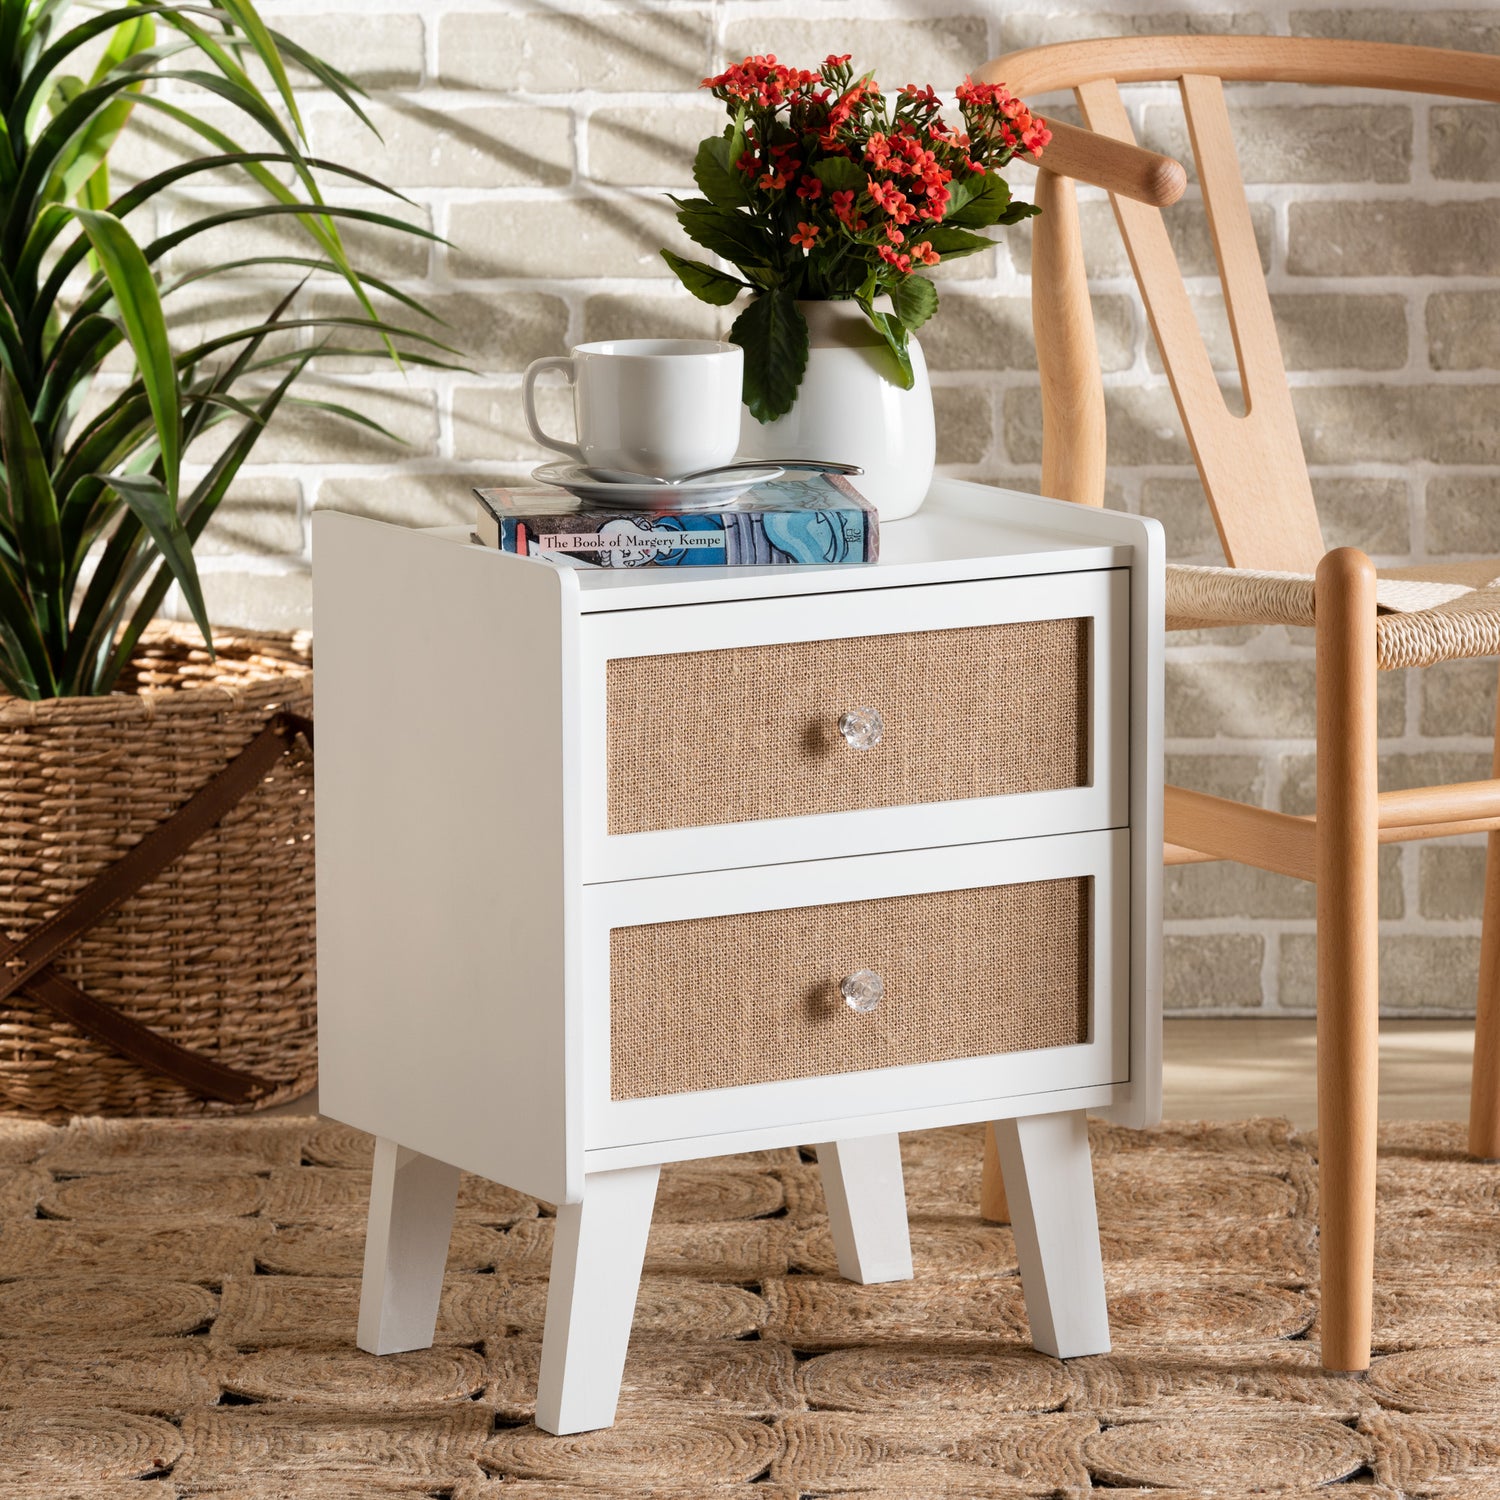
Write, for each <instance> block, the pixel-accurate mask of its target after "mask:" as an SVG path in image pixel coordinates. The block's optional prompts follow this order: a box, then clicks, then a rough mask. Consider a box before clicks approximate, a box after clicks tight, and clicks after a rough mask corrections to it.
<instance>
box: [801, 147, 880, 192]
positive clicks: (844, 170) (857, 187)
mask: <svg viewBox="0 0 1500 1500" xmlns="http://www.w3.org/2000/svg"><path fill="white" fill-rule="evenodd" d="M812 174H813V176H814V177H816V178H817V179H818V181H819V182H821V183H822V184H823V186H824V187H826V188H827V189H828V191H829V192H830V193H862V192H864V190H865V182H866V180H867V176H866V173H865V169H864V168H863V167H859V166H856V165H855V164H854V163H853V162H852V161H850V160H849V158H848V157H847V156H829V157H825V158H824V159H823V160H822V161H820V162H814V163H813V166H812Z"/></svg>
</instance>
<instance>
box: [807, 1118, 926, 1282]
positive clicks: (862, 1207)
mask: <svg viewBox="0 0 1500 1500" xmlns="http://www.w3.org/2000/svg"><path fill="white" fill-rule="evenodd" d="M818 1166H819V1167H820V1168H821V1169H822V1173H823V1196H824V1197H825V1198H826V1199H827V1200H828V1227H829V1228H830V1229H831V1230H832V1231H833V1246H834V1249H835V1250H836V1251H837V1252H838V1257H839V1274H840V1275H841V1276H845V1277H847V1278H848V1279H849V1280H850V1281H858V1282H861V1283H863V1284H866V1285H868V1284H869V1283H870V1282H874V1281H910V1280H911V1231H910V1229H909V1228H908V1227H907V1222H906V1188H905V1184H904V1183H903V1181H902V1178H901V1137H900V1136H896V1135H869V1136H864V1137H862V1138H861V1139H859V1140H854V1141H831V1142H829V1143H828V1144H827V1145H823V1146H819V1147H818Z"/></svg>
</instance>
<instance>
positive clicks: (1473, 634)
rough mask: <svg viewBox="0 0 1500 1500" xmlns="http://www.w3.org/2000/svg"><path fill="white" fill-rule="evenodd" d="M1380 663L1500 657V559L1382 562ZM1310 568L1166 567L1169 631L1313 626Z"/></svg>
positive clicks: (1379, 583)
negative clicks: (1398, 564) (1408, 564)
mask: <svg viewBox="0 0 1500 1500" xmlns="http://www.w3.org/2000/svg"><path fill="white" fill-rule="evenodd" d="M1375 601H1376V609H1377V612H1378V617H1377V619H1376V622H1375V640H1376V653H1377V659H1378V661H1379V664H1380V666H1381V667H1382V668H1392V667H1426V666H1430V665H1431V664H1432V663H1433V662H1439V661H1457V660H1459V659H1460V658H1463V657H1469V656H1494V655H1500V558H1484V559H1481V560H1480V561H1478V562H1463V563H1422V564H1419V565H1418V566H1415V567H1409V568H1382V569H1381V570H1380V573H1379V577H1378V579H1377V582H1376V585H1375ZM1312 623H1313V578H1312V574H1311V573H1270V572H1261V571H1258V570H1256V569H1254V568H1198V567H1188V566H1185V565H1180V564H1169V565H1168V567H1167V629H1168V630H1202V629H1205V628H1211V627H1215V626H1222V625H1311V624H1312Z"/></svg>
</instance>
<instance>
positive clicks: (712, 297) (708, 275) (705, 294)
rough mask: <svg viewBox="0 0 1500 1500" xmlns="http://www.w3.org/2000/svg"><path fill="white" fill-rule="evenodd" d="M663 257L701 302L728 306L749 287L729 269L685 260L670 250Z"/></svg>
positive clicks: (699, 261) (665, 251)
mask: <svg viewBox="0 0 1500 1500" xmlns="http://www.w3.org/2000/svg"><path fill="white" fill-rule="evenodd" d="M661 258H662V259H663V260H664V261H666V263H667V264H668V265H669V266H671V268H672V269H673V270H674V271H675V272H676V273H677V279H678V280H679V281H680V282H681V283H682V284H683V286H685V287H686V288H687V289H688V291H690V292H691V293H692V294H693V295H694V296H695V297H696V298H697V299H698V300H699V301H700V302H710V303H712V304H713V305H714V306H715V307H727V306H728V305H729V304H730V303H731V302H733V301H734V299H735V298H736V297H738V296H739V294H740V293H741V292H743V291H745V290H746V289H747V286H746V283H745V282H743V281H741V280H740V279H739V277H738V276H731V275H730V274H729V273H728V272H727V271H716V270H715V269H714V268H713V267H712V266H706V265H704V264H703V262H702V261H701V260H685V259H683V257H682V256H680V255H674V254H673V253H672V252H671V251H670V250H663V251H662V253H661Z"/></svg>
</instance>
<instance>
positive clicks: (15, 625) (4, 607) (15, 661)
mask: <svg viewBox="0 0 1500 1500" xmlns="http://www.w3.org/2000/svg"><path fill="white" fill-rule="evenodd" d="M0 645H3V646H4V650H3V651H0V683H3V685H4V686H5V689H6V691H7V692H11V693H14V694H15V695H16V697H18V698H50V697H52V696H53V694H54V693H55V692H56V690H57V684H56V681H55V679H54V678H53V675H52V669H51V666H50V664H49V662H48V657H47V645H46V642H45V641H43V639H42V637H41V633H40V632H39V631H38V630H37V626H36V616H35V615H34V614H33V613H32V611H31V601H30V600H29V599H28V598H27V596H26V593H25V591H24V590H23V589H22V588H21V586H20V583H19V582H18V581H17V579H16V578H15V576H14V575H13V574H12V572H11V570H10V566H9V564H8V563H7V562H6V561H5V558H4V556H3V555H0Z"/></svg>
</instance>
